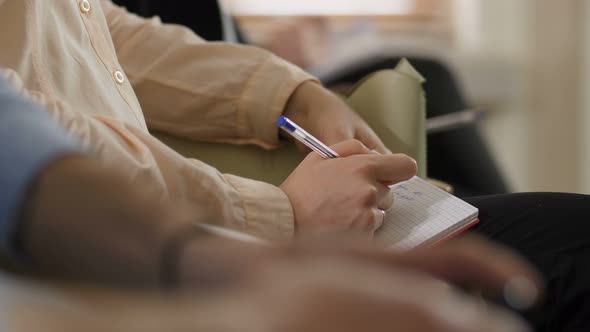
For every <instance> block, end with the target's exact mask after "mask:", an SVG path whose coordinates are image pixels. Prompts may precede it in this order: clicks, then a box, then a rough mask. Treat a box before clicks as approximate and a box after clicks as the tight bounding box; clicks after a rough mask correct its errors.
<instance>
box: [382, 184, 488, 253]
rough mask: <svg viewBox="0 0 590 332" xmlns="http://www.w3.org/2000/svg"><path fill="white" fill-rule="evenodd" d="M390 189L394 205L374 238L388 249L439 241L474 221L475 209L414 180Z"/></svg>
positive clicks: (443, 192)
mask: <svg viewBox="0 0 590 332" xmlns="http://www.w3.org/2000/svg"><path fill="white" fill-rule="evenodd" d="M391 188H392V191H393V195H395V203H394V205H393V207H392V208H391V209H389V210H388V211H387V214H386V217H385V221H384V222H383V226H381V228H380V229H379V230H378V231H377V232H376V234H375V239H376V240H377V241H378V242H380V243H382V244H384V245H386V246H390V247H391V248H392V249H398V250H407V249H411V248H414V247H416V246H418V245H421V244H424V243H427V242H434V241H437V240H440V239H443V238H445V237H446V236H449V235H451V234H452V233H453V232H455V231H457V230H459V229H461V228H462V227H463V226H465V225H467V224H469V223H470V222H473V221H475V220H476V219H477V213H478V210H477V208H475V207H474V206H472V205H470V204H468V203H467V202H464V201H463V200H461V199H459V198H457V197H455V196H453V195H451V194H449V193H447V192H445V191H443V190H441V189H439V188H437V187H435V186H433V185H431V184H429V183H428V182H426V181H424V180H422V179H420V178H418V177H414V178H413V179H411V180H409V181H406V182H403V183H399V184H396V185H394V186H392V187H391Z"/></svg>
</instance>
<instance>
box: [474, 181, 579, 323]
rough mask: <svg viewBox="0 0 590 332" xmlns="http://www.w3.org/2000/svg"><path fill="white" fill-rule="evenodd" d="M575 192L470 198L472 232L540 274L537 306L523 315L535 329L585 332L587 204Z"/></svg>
mask: <svg viewBox="0 0 590 332" xmlns="http://www.w3.org/2000/svg"><path fill="white" fill-rule="evenodd" d="M588 197H589V196H585V195H574V194H550V193H534V194H511V195H497V196H485V197H475V198H470V199H467V201H468V202H469V203H471V204H473V205H474V206H476V207H478V208H479V209H480V213H479V216H480V220H481V224H479V225H478V226H476V227H475V228H474V232H476V233H479V234H482V235H485V236H486V237H488V238H491V239H493V240H494V241H496V242H498V243H501V244H504V245H506V246H508V247H509V248H512V249H513V250H515V251H516V252H518V253H520V254H521V255H523V256H524V257H526V258H527V259H528V260H529V261H530V262H532V263H533V264H534V265H535V266H536V267H537V268H538V269H539V271H540V272H541V273H542V275H543V276H544V278H545V281H546V293H545V297H544V300H543V302H542V303H541V305H540V306H539V307H538V308H536V309H534V310H532V311H531V312H528V313H525V316H526V318H527V319H528V320H529V321H530V323H531V324H532V325H533V326H534V328H535V331H551V332H555V331H590V204H589V203H590V200H589V199H588Z"/></svg>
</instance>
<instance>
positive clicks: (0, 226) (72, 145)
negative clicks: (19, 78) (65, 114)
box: [0, 80, 80, 260]
mask: <svg viewBox="0 0 590 332" xmlns="http://www.w3.org/2000/svg"><path fill="white" fill-rule="evenodd" d="M79 151H80V148H79V146H78V145H77V144H76V142H74V141H73V140H72V139H71V138H69V137H68V136H67V135H66V133H65V131H64V130H63V129H62V128H61V127H59V125H58V124H57V123H56V122H55V121H53V119H51V117H50V116H49V114H48V113H47V111H45V110H44V109H43V108H42V107H41V106H39V105H36V104H34V103H33V102H31V101H28V100H26V99H25V98H23V97H22V96H19V95H18V93H17V92H16V91H15V90H14V89H13V88H12V87H11V86H10V85H9V84H8V83H7V82H5V81H3V80H0V255H2V256H4V257H6V258H9V259H16V260H18V259H19V258H20V256H21V253H19V252H18V246H17V243H16V237H15V235H16V231H17V228H18V225H17V223H18V218H19V214H20V212H21V208H22V205H23V201H24V199H25V195H26V193H27V190H28V189H29V188H30V187H31V185H32V184H33V182H34V181H35V179H36V177H37V175H39V173H40V172H41V171H42V170H43V169H44V168H45V167H47V166H48V164H49V163H51V162H52V161H54V160H56V159H57V158H59V157H61V156H64V155H65V154H71V153H77V152H79Z"/></svg>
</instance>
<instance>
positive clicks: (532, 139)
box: [225, 0, 590, 193]
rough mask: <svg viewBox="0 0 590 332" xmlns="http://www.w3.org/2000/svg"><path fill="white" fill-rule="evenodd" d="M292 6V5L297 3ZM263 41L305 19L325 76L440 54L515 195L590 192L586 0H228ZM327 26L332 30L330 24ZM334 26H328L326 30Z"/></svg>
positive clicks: (312, 60)
mask: <svg viewBox="0 0 590 332" xmlns="http://www.w3.org/2000/svg"><path fill="white" fill-rule="evenodd" d="M287 4H288V5H287ZM225 6H226V7H227V8H228V10H230V11H231V12H232V13H233V14H234V15H236V16H237V17H238V21H239V22H240V23H241V26H242V27H243V28H244V30H245V31H246V33H247V35H248V36H249V37H250V38H251V39H253V40H254V41H255V42H258V43H261V44H265V43H269V42H272V41H269V40H268V38H269V31H272V30H273V29H281V27H284V25H285V24H288V22H289V21H292V20H294V17H295V19H301V17H302V16H312V17H313V16H321V17H324V20H323V22H324V23H322V24H323V25H324V26H322V27H321V29H328V30H329V36H330V38H329V39H330V40H328V41H326V40H325V39H321V38H315V37H314V34H313V33H310V36H309V38H308V40H306V42H308V43H309V47H308V48H307V49H308V50H309V54H308V55H307V57H308V59H306V61H308V62H309V64H308V69H309V70H311V71H312V72H314V71H317V72H319V73H321V72H322V70H325V68H329V67H330V65H333V63H334V62H338V61H345V60H346V58H347V56H348V57H349V58H350V57H352V58H354V57H355V56H358V54H359V53H360V54H362V53H365V54H366V53H368V52H374V51H375V50H376V49H378V50H379V51H381V52H383V51H384V50H385V51H386V52H390V53H392V54H401V55H418V56H430V57H435V58H437V59H440V60H441V61H443V62H445V63H447V64H448V65H449V66H450V67H451V68H452V69H453V70H454V72H455V74H456V75H457V76H458V78H459V81H460V82H461V86H462V89H463V91H464V93H465V95H466V97H467V98H468V100H469V102H470V104H471V105H473V107H478V108H484V109H486V110H488V111H489V113H488V117H487V118H486V119H485V121H484V122H483V123H482V130H483V132H484V135H485V137H486V139H487V140H488V142H489V144H490V147H491V148H492V151H493V154H494V156H495V157H496V158H497V160H498V162H499V164H500V167H501V168H502V170H503V172H504V174H505V176H506V177H507V179H508V180H509V183H510V185H511V188H512V190H513V191H530V190H542V191H569V192H584V193H590V151H588V147H587V146H588V145H587V142H590V132H589V129H590V93H589V92H590V20H589V19H590V4H589V2H588V1H584V0H568V1H560V0H493V1H490V0H363V1H342V0H339V1H333V0H297V1H273V0H226V1H225ZM325 22H327V23H325ZM326 26H327V27H326Z"/></svg>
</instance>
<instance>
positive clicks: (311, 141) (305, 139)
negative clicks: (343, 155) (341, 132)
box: [277, 116, 340, 159]
mask: <svg viewBox="0 0 590 332" xmlns="http://www.w3.org/2000/svg"><path fill="white" fill-rule="evenodd" d="M277 125H278V126H279V128H281V129H282V130H284V131H285V132H287V133H288V134H289V135H291V136H293V137H294V138H295V139H296V140H298V141H300V142H301V143H303V144H305V145H306V146H307V147H308V148H310V149H312V150H313V151H315V152H317V153H319V154H320V155H321V156H322V157H324V158H326V159H329V158H340V156H339V155H338V153H336V151H334V150H332V149H330V147H328V146H327V145H326V144H324V143H322V142H321V141H320V140H318V139H317V138H315V137H313V136H312V135H311V134H310V133H308V132H307V131H305V130H304V129H303V128H301V127H299V126H298V125H297V124H296V123H295V122H293V121H291V120H289V119H287V118H286V117H284V116H281V117H280V118H279V119H278V120H277Z"/></svg>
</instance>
